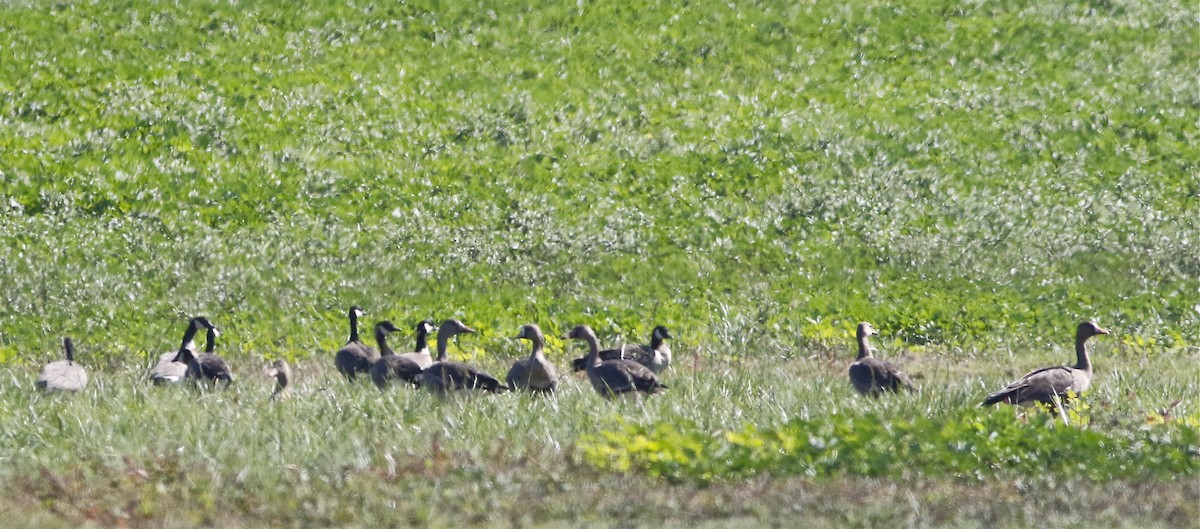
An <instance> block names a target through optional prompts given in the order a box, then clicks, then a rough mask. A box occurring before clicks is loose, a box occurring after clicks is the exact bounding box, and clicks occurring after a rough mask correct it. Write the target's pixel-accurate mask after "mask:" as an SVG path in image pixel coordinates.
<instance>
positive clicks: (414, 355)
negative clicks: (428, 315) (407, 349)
mask: <svg viewBox="0 0 1200 529" xmlns="http://www.w3.org/2000/svg"><path fill="white" fill-rule="evenodd" d="M434 330H435V329H434V328H433V320H425V321H423V322H421V323H418V324H417V347H416V349H414V350H413V352H411V353H404V354H401V355H399V356H400V357H401V358H407V359H409V360H412V361H413V362H415V363H416V364H417V365H419V366H421V369H422V370H424V369H426V368H428V367H429V366H431V365H433V357H432V356H430V355H429V333H431V332H433V331H434Z"/></svg>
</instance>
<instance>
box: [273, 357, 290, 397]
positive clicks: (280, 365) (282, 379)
mask: <svg viewBox="0 0 1200 529" xmlns="http://www.w3.org/2000/svg"><path fill="white" fill-rule="evenodd" d="M267 376H269V377H274V378H275V392H274V393H271V400H279V399H283V398H286V397H287V396H289V395H291V394H292V390H291V388H289V387H288V384H289V383H291V379H292V368H291V367H290V366H288V363H287V360H284V359H282V358H281V359H279V360H276V361H274V362H272V363H271V367H269V368H267Z"/></svg>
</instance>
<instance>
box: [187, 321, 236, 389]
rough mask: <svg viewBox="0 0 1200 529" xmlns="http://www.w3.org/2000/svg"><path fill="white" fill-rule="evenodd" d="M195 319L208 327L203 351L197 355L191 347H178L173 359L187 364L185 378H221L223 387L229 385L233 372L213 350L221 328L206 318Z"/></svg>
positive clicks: (198, 379)
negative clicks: (177, 352)
mask: <svg viewBox="0 0 1200 529" xmlns="http://www.w3.org/2000/svg"><path fill="white" fill-rule="evenodd" d="M196 319H198V320H200V323H201V324H202V325H204V326H205V327H207V328H208V340H207V343H206V344H205V347H204V352H203V353H200V354H199V355H197V354H195V353H193V352H192V351H191V349H187V348H184V349H180V350H179V354H177V355H176V356H175V361H176V362H181V363H183V364H185V365H187V378H190V379H193V380H196V381H208V380H212V381H217V380H221V381H224V382H225V387H229V384H231V383H232V382H233V372H232V371H231V370H230V369H229V364H227V363H225V360H223V359H222V358H221V357H219V356H217V354H216V353H214V352H213V351H215V350H216V348H217V337H218V336H220V335H221V330H220V329H218V328H217V326H216V325H213V324H212V323H209V321H208V319H207V318H203V317H201V318H196Z"/></svg>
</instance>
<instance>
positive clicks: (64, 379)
mask: <svg viewBox="0 0 1200 529" xmlns="http://www.w3.org/2000/svg"><path fill="white" fill-rule="evenodd" d="M62 344H63V352H64V353H66V356H67V359H66V360H57V361H54V362H50V363H49V364H46V367H44V368H42V374H40V375H38V377H37V382H35V383H34V386H36V387H37V388H38V389H40V390H42V391H47V392H50V391H79V390H81V389H83V387H84V386H86V385H87V381H88V375H87V370H85V369H84V368H83V366H81V365H79V364H76V363H75V344H74V343H72V342H71V339H70V338H63V342H62Z"/></svg>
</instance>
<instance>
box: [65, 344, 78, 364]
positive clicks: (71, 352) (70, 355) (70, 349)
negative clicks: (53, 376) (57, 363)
mask: <svg viewBox="0 0 1200 529" xmlns="http://www.w3.org/2000/svg"><path fill="white" fill-rule="evenodd" d="M63 351H65V352H66V353H67V362H70V363H72V364H73V363H75V344H73V343H71V339H70V338H65V339H63Z"/></svg>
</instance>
